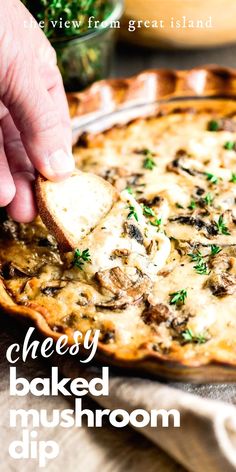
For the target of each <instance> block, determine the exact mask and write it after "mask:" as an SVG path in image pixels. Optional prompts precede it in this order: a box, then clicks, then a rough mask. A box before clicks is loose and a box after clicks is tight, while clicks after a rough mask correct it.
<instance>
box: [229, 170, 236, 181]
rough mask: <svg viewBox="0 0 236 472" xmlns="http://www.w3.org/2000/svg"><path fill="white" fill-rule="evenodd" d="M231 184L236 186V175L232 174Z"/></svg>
mask: <svg viewBox="0 0 236 472" xmlns="http://www.w3.org/2000/svg"><path fill="white" fill-rule="evenodd" d="M230 182H231V183H233V184H236V173H235V172H232V174H231V179H230Z"/></svg>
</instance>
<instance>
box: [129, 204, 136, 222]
mask: <svg viewBox="0 0 236 472" xmlns="http://www.w3.org/2000/svg"><path fill="white" fill-rule="evenodd" d="M128 209H129V213H128V216H127V218H128V220H130V218H134V219H135V220H136V221H138V214H137V211H136V210H135V207H134V206H133V205H130V206H129V207H128Z"/></svg>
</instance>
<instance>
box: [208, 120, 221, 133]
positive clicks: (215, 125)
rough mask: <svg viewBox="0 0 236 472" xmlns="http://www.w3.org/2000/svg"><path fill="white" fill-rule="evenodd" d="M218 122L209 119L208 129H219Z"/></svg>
mask: <svg viewBox="0 0 236 472" xmlns="http://www.w3.org/2000/svg"><path fill="white" fill-rule="evenodd" d="M219 129H220V123H219V121H217V120H211V121H209V123H208V131H219Z"/></svg>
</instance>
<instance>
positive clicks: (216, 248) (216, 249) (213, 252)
mask: <svg viewBox="0 0 236 472" xmlns="http://www.w3.org/2000/svg"><path fill="white" fill-rule="evenodd" d="M221 251H222V249H221V248H220V247H219V246H216V245H215V244H212V245H211V256H215V255H216V254H219V252H221Z"/></svg>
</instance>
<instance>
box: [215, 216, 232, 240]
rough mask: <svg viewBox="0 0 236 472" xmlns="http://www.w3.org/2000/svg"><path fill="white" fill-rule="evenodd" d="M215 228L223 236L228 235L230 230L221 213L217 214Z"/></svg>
mask: <svg viewBox="0 0 236 472" xmlns="http://www.w3.org/2000/svg"><path fill="white" fill-rule="evenodd" d="M216 226H217V230H218V233H219V234H224V235H225V236H229V235H230V232H229V230H228V228H227V226H226V224H225V222H224V217H223V215H220V216H219V219H218V221H217V222H216Z"/></svg>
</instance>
